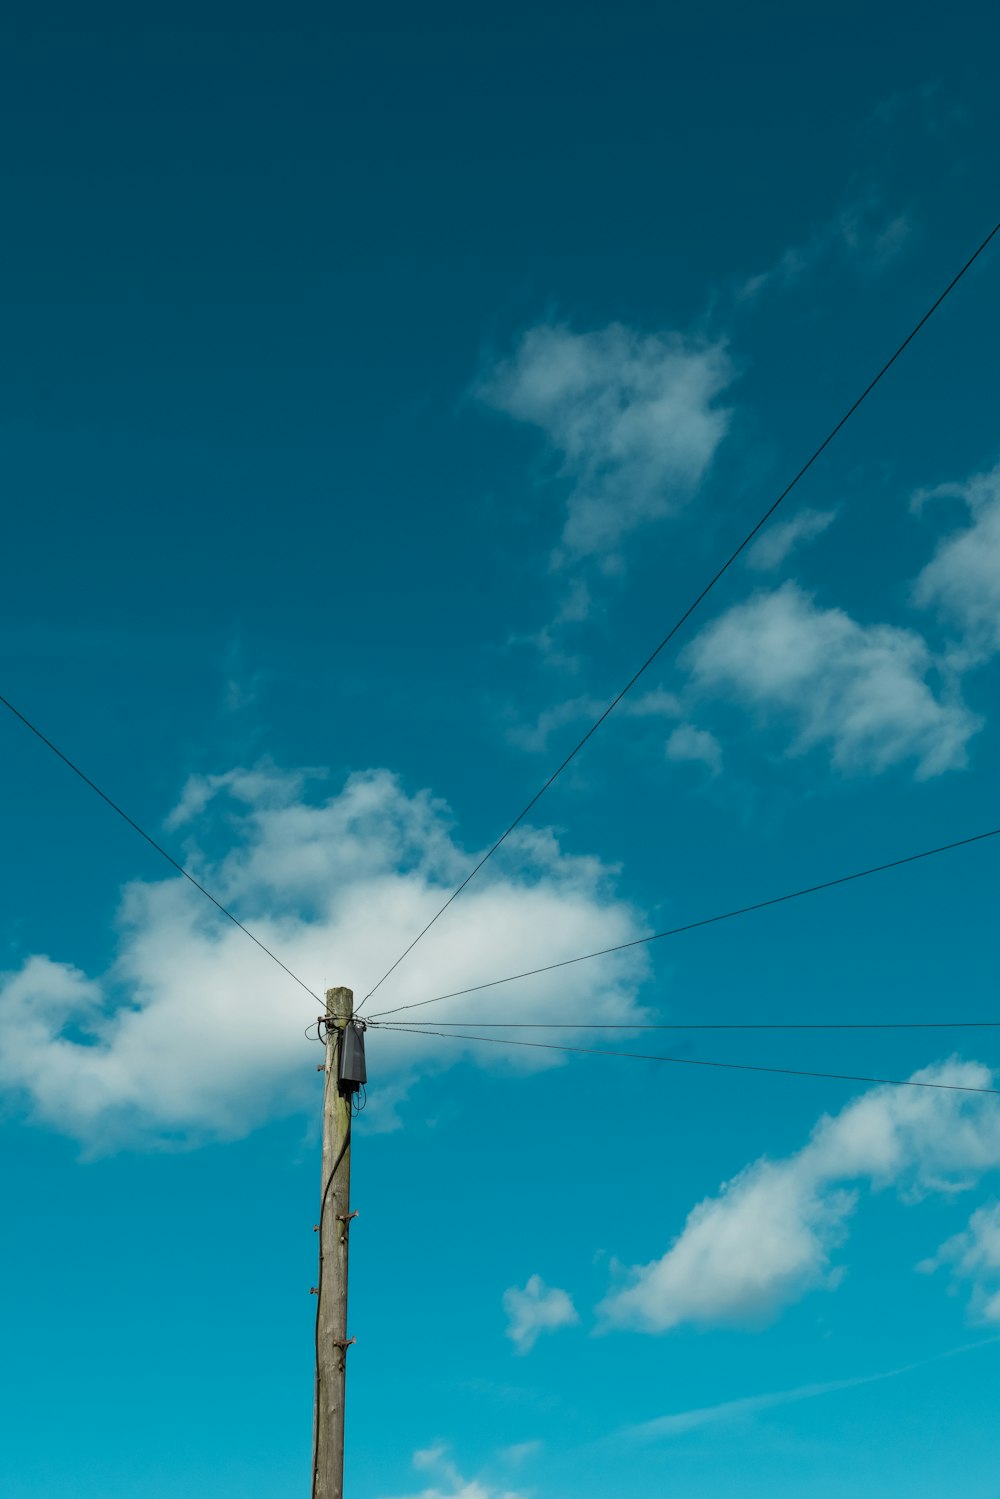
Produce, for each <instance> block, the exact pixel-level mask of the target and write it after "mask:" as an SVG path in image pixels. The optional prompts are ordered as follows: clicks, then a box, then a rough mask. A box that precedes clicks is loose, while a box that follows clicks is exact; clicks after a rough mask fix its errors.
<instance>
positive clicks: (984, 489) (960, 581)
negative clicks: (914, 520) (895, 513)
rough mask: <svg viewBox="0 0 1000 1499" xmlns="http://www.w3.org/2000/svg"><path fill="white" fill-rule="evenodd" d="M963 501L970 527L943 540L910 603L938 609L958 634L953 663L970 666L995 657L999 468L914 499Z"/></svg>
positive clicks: (999, 598) (999, 600)
mask: <svg viewBox="0 0 1000 1499" xmlns="http://www.w3.org/2000/svg"><path fill="white" fill-rule="evenodd" d="M945 495H947V496H952V497H956V498H959V499H962V500H964V501H965V503H966V504H967V505H968V507H969V513H970V515H971V518H972V524H971V525H969V526H966V527H964V528H963V529H962V530H960V531H957V532H954V533H953V534H952V535H950V536H947V537H946V538H945V539H944V540H943V541H942V542H941V544H940V546H939V547H938V549H937V552H936V554H935V556H934V557H933V558H932V559H931V561H930V562H929V563H928V564H927V566H926V567H925V568H924V570H923V572H922V573H921V574H920V576H919V577H918V578H917V580H916V583H915V584H914V588H913V597H914V601H915V602H916V603H917V604H919V605H921V606H922V607H925V608H926V607H929V606H932V605H933V606H935V607H937V608H939V609H941V610H942V611H943V612H944V613H945V615H947V616H948V618H949V619H951V620H952V621H953V622H954V623H955V624H956V625H957V626H958V627H959V629H960V630H961V632H962V636H963V641H962V647H961V650H960V652H959V659H958V660H957V663H956V664H958V665H960V666H969V665H973V664H975V663H977V662H979V661H982V660H985V659H986V658H987V657H989V656H992V655H994V654H995V653H996V652H997V651H1000V465H997V467H996V468H994V469H992V470H990V471H989V472H988V473H984V474H976V475H975V476H974V477H973V478H971V479H970V480H968V482H967V483H965V484H953V485H942V486H940V487H939V488H938V489H935V490H931V491H925V492H923V493H922V494H920V495H918V496H917V497H916V500H915V503H916V504H917V505H918V506H919V505H922V504H924V503H925V502H926V501H927V500H928V499H933V498H937V497H938V496H945Z"/></svg>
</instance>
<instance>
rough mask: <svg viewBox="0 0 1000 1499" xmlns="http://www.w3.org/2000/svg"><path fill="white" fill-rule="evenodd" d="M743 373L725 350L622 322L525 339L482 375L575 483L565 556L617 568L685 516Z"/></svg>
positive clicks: (499, 405) (499, 404) (486, 388)
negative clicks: (646, 535)
mask: <svg viewBox="0 0 1000 1499" xmlns="http://www.w3.org/2000/svg"><path fill="white" fill-rule="evenodd" d="M732 378H733V368H732V364H731V361H730V359H729V357H728V355H727V353H726V350H725V348H724V346H723V345H722V344H719V343H704V342H699V341H696V340H693V339H688V338H684V337H682V336H681V335H680V334H677V333H667V334H660V335H653V334H649V335H645V334H640V333H637V332H635V331H634V330H633V329H630V328H626V327H623V326H622V324H620V323H612V324H611V325H610V326H609V327H607V328H603V329H599V330H597V331H595V332H590V333H574V332H572V330H571V329H569V328H567V327H563V326H554V325H551V324H547V325H543V326H541V327H537V328H533V329H531V330H530V331H529V332H528V333H526V334H525V335H524V337H523V338H522V339H521V342H520V344H519V345H518V347H517V350H516V351H515V353H514V354H513V356H512V357H511V358H509V359H507V360H505V361H503V362H501V363H499V364H498V365H496V366H495V367H494V368H493V369H492V370H491V371H490V372H489V373H488V375H487V376H486V377H485V378H484V379H483V380H482V382H481V383H480V386H479V391H478V394H479V395H480V397H481V399H483V400H484V401H485V402H487V403H488V404H489V405H491V406H493V407H495V408H496V409H497V410H499V411H503V412H506V413H507V415H509V416H512V417H514V418H515V419H516V420H518V421H522V422H528V423H530V424H531V425H533V426H536V427H539V428H540V429H541V430H542V432H543V433H544V434H545V436H546V438H547V439H548V441H549V443H550V445H551V447H552V448H553V449H554V450H555V452H556V453H558V454H559V455H560V458H561V462H562V468H561V472H562V474H563V476H564V477H565V478H566V479H568V480H569V481H570V482H571V488H570V494H569V499H568V502H567V512H566V522H565V527H564V530H563V536H562V550H561V553H560V554H559V556H558V558H557V560H566V559H574V558H580V557H600V558H603V559H604V560H605V561H610V562H612V563H614V562H615V561H616V559H617V558H618V550H619V548H620V546H621V544H622V542H623V541H624V540H625V538H626V537H627V536H628V535H629V534H630V533H631V532H633V531H635V530H636V529H637V528H639V527H641V526H643V525H646V524H647V523H648V522H650V521H654V520H659V519H660V518H661V517H663V516H665V515H668V514H670V513H672V512H674V511H676V510H677V509H678V508H679V507H680V506H681V505H682V504H683V503H684V501H685V500H686V499H688V497H689V496H690V495H691V493H692V491H693V490H694V489H695V487H696V486H697V484H698V482H699V481H700V479H701V478H702V476H703V474H704V473H705V471H706V470H707V468H708V466H709V464H710V463H711V461H712V458H713V456H714V454H715V451H716V449H717V448H718V446H719V443H720V442H721V441H722V439H723V437H724V436H725V433H726V431H727V428H728V425H729V412H728V411H727V410H725V409H724V408H722V407H720V406H719V405H717V404H716V402H717V399H718V397H719V396H720V395H721V393H722V391H723V390H725V388H726V387H727V386H728V385H729V384H730V382H731V380H732Z"/></svg>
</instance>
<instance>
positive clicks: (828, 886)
mask: <svg viewBox="0 0 1000 1499" xmlns="http://www.w3.org/2000/svg"><path fill="white" fill-rule="evenodd" d="M998 835H1000V828H990V829H989V831H988V832H985V833H973V835H972V836H971V837H970V838H958V839H956V841H955V842H954V843H942V844H940V845H939V846H938V847H937V848H925V849H923V850H922V851H921V852H920V853H919V854H907V855H906V856H905V858H902V859H891V860H890V861H889V863H888V864H874V865H872V867H871V868H870V869H858V870H856V871H855V872H854V873H853V874H842V875H838V877H837V878H836V879H834V880H824V881H823V882H822V884H819V885H807V886H805V887H804V889H802V890H790V891H788V892H787V894H785V895H774V896H772V897H771V899H770V900H759V901H755V902H754V903H753V905H749V906H739V907H737V909H736V910H734V911H722V912H720V913H719V914H718V915H717V916H704V917H702V919H701V920H700V921H688V922H686V923H685V924H684V925H683V926H674V927H669V928H668V929H667V930H666V931H665V932H653V933H652V935H651V936H649V937H633V939H632V940H631V941H630V942H618V943H616V944H615V945H614V947H601V948H598V950H597V951H596V952H585V953H581V954H580V955H579V957H576V958H563V959H562V960H561V961H560V962H558V963H546V964H544V965H543V966H542V967H541V968H526V969H525V970H524V972H523V973H511V974H508V975H507V977H506V978H502V979H490V981H489V982H488V983H485V984H473V985H471V986H470V987H469V988H468V989H453V990H452V991H451V993H450V994H437V995H435V996H434V998H433V999H418V1000H414V1001H413V1002H412V1003H411V1004H408V1005H397V1006H396V1007H395V1009H392V1010H380V1011H379V1012H378V1014H377V1015H373V1016H372V1020H382V1019H384V1018H385V1017H386V1016H388V1015H399V1014H401V1013H402V1012H403V1011H404V1010H419V1009H420V1008H421V1007H422V1006H424V1005H436V1004H440V1002H441V1001H442V1000H445V999H459V998H460V997H461V996H462V995H463V994H478V993H479V992H480V990H482V989H495V988H497V987H498V985H500V984H513V983H515V982H516V981H517V980H518V979H527V978H535V977H536V976H537V975H538V974H540V973H552V972H554V971H555V969H557V968H569V967H571V966H572V965H573V964H574V963H587V962H589V961H590V959H591V958H605V957H608V956H609V954H611V953H616V952H625V951H627V949H628V948H630V947H643V946H645V945H646V944H647V943H649V942H660V941H662V940H663V938H664V937H678V936H680V935H681V933H683V932H694V931H697V929H698V928H699V927H703V926H714V925H715V923H716V922H719V921H731V920H732V918H733V917H734V916H746V915H748V914H749V913H750V912H751V911H763V910H766V909H767V907H768V906H780V905H783V904H784V903H785V901H789V900H798V899H799V898H800V896H803V895H815V894H817V893H818V892H819V891H820V890H832V889H833V888H834V886H836V885H849V884H850V883H851V882H852V881H853V880H863V879H867V877H868V876H869V875H871V874H884V873H885V872H886V870H889V869H899V868H900V867H901V866H902V865H904V864H915V863H917V862H918V860H920V859H931V858H933V857H934V856H935V854H946V853H950V852H951V851H952V850H953V849H956V848H966V847H967V846H968V845H969V844H970V843H981V842H982V841H983V840H984V839H985V838H996V837H997V836H998ZM472 1023H473V1024H476V1025H478V1023H479V1022H478V1021H473V1022H472Z"/></svg>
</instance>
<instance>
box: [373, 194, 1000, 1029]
mask: <svg viewBox="0 0 1000 1499" xmlns="http://www.w3.org/2000/svg"><path fill="white" fill-rule="evenodd" d="M998 232H1000V223H997V224H994V226H993V228H992V229H991V230H990V232H989V234H987V236H986V238H985V239H984V240H983V242H982V244H981V245H979V247H978V249H976V250H975V251H974V252H973V253H972V254H971V255H970V256H969V258H968V260H967V261H966V262H965V264H964V265H963V266H962V268H961V270H960V271H958V272H957V274H956V275H954V276H953V277H952V279H951V280H950V281H949V282H948V285H947V286H946V287H945V289H944V291H942V292H941V293H940V295H939V296H938V297H937V298H936V299H935V301H934V302H932V303H931V305H930V307H928V309H927V311H926V312H925V313H924V315H923V317H922V318H921V319H920V321H919V322H918V323H916V324H915V325H914V327H913V328H911V330H910V332H909V333H908V334H907V335H906V337H905V338H904V339H903V342H902V343H901V344H900V345H899V347H898V348H897V349H896V351H895V353H894V354H892V355H891V356H890V358H889V359H887V360H886V362H885V364H883V366H882V368H881V369H880V370H879V372H878V374H877V375H875V377H874V378H873V379H872V380H870V381H869V382H868V384H867V385H866V386H865V388H864V390H863V391H862V392H861V394H860V395H859V396H858V398H857V400H856V401H855V402H854V403H853V405H851V406H850V407H848V409H847V411H845V412H844V415H843V416H842V417H841V418H840V420H839V421H838V422H837V424H836V426H835V427H833V428H832V429H831V431H830V432H828V433H827V435H826V437H824V439H823V441H822V442H821V443H820V445H819V447H818V448H816V449H815V451H814V452H813V453H812V455H811V456H810V457H809V458H808V459H807V460H806V462H805V463H804V464H803V465H802V467H801V468H800V469H799V471H798V473H797V474H796V475H795V476H794V478H792V479H791V480H790V481H789V483H788V484H786V486H785V488H784V489H783V490H782V491H781V493H780V494H779V495H778V498H777V499H776V500H775V501H774V502H773V504H772V505H770V506H769V507H768V509H767V510H765V511H764V514H763V515H762V516H761V517H760V520H758V522H757V524H756V525H755V526H754V527H753V529H752V530H751V531H748V532H747V534H746V536H744V538H743V540H742V541H741V542H740V544H739V546H737V547H736V548H735V549H734V550H733V551H732V552H730V554H729V556H728V557H727V558H726V560H725V562H723V564H722V566H721V567H720V568H719V569H718V571H717V572H716V573H715V574H714V575H713V576H712V577H711V578H710V579H709V581H708V582H707V583H706V584H705V586H704V588H703V589H702V590H701V592H700V593H699V594H698V595H697V596H696V597H695V598H694V599H693V600H692V602H691V603H690V604H689V605H688V606H687V608H686V609H685V610H684V612H683V614H681V615H680V617H679V618H678V619H677V620H676V621H675V622H674V624H673V625H671V627H670V629H669V630H668V631H667V633H666V635H664V637H663V639H662V640H661V641H660V643H659V645H658V646H657V647H656V648H655V650H653V651H651V652H650V654H649V655H648V656H647V657H646V659H645V661H644V662H643V663H642V665H641V666H640V667H639V670H638V671H637V672H635V674H634V675H633V676H631V677H630V678H629V680H628V681H627V682H626V683H625V686H624V687H623V688H622V689H621V691H620V692H619V693H618V695H617V696H616V697H614V698H612V700H611V702H610V703H609V704H608V706H607V707H606V708H605V709H604V712H603V713H602V714H601V715H600V717H599V718H597V719H595V721H594V722H593V723H592V724H591V726H590V728H589V729H588V730H587V732H586V733H585V734H584V736H583V738H582V739H581V740H580V741H579V742H578V743H577V744H576V745H574V747H573V748H572V749H571V750H570V752H569V754H568V755H567V756H566V757H565V759H564V760H562V761H561V762H560V764H559V765H557V766H556V768H555V770H554V771H553V772H552V774H551V775H550V776H549V778H548V780H547V781H545V783H544V784H543V785H542V786H541V787H539V789H538V790H537V791H536V792H535V794H534V796H533V797H532V798H531V800H530V801H529V802H528V803H527V804H526V805H525V806H524V807H523V808H522V809H521V811H520V812H519V813H518V814H517V816H516V817H515V818H514V820H513V822H512V823H510V825H509V826H508V827H507V828H505V829H504V831H503V832H502V833H501V834H500V837H499V838H498V839H497V840H496V842H495V843H494V844H492V845H491V846H490V848H488V849H487V850H486V852H485V854H483V856H482V858H481V859H480V860H479V862H478V864H476V865H475V866H474V868H473V869H472V870H470V872H469V873H468V874H467V875H466V877H465V879H464V880H463V881H462V883H461V884H460V885H459V886H457V888H456V889H455V890H453V891H452V893H451V895H449V897H448V899H447V900H446V901H445V903H444V905H443V906H442V907H441V908H440V910H439V911H437V912H436V914H435V915H434V916H432V917H431V919H430V921H429V922H428V923H427V925H426V926H425V927H423V929H422V930H421V931H419V932H418V933H417V935H416V936H415V937H414V939H413V941H412V942H411V943H410V945H409V947H406V948H404V949H403V951H402V952H401V953H400V955H399V957H398V958H397V959H396V961H395V962H394V963H393V964H392V965H391V967H389V968H387V969H386V971H385V973H383V975H382V977H381V978H380V979H379V981H378V983H377V984H375V985H374V987H373V988H371V989H369V991H368V993H367V994H366V995H365V997H364V999H363V1000H362V1001H361V1005H364V1004H365V1003H366V1002H367V1000H369V999H370V998H371V996H372V995H373V994H374V993H375V991H376V989H379V988H381V986H382V985H383V984H384V983H385V981H386V979H387V978H388V977H389V975H390V974H391V973H394V972H395V970H396V969H397V968H398V967H399V965H400V963H402V961H403V959H404V958H406V957H408V956H409V954H410V953H411V952H412V951H413V949H414V948H415V947H416V945H417V943H418V942H419V941H420V940H421V938H422V937H424V936H426V935H427V933H428V932H429V931H430V929H431V927H432V926H433V925H434V923H435V922H436V921H437V920H438V919H439V917H441V916H443V915H444V913H445V911H447V909H448V907H449V906H450V905H451V903H452V901H453V900H456V899H457V897H458V896H459V895H461V893H462V891H463V890H464V889H465V887H466V885H468V884H469V883H470V882H471V881H472V880H474V879H475V877H476V875H477V874H478V873H479V871H480V870H481V869H482V867H483V865H484V864H485V863H486V862H487V861H488V860H489V859H491V858H492V857H493V855H494V854H495V853H496V851H497V849H498V848H499V847H500V846H501V844H502V843H504V842H505V841H506V839H507V838H509V837H510V835H511V833H513V831H514V829H515V828H516V827H518V825H519V824H520V823H521V822H523V821H524V819H525V817H527V815H528V813H529V812H530V811H531V809H532V807H534V805H535V803H536V802H538V801H539V800H540V799H541V798H542V797H543V796H544V795H545V793H546V791H548V789H549V787H550V786H551V785H552V783H553V781H555V780H556V779H557V778H558V777H559V776H560V775H561V774H562V772H563V771H564V770H565V769H566V767H567V765H569V763H570V762H571V761H572V760H573V759H575V758H576V756H577V755H578V754H579V753H580V751H581V750H582V749H583V747H584V745H585V744H586V743H587V741H588V740H589V739H590V738H591V736H592V735H593V734H596V732H597V730H598V729H599V728H600V727H601V724H602V723H603V722H604V720H605V719H606V718H607V717H608V716H609V714H611V713H613V712H614V710H615V709H616V708H617V706H618V704H619V703H620V702H621V700H622V698H623V697H624V696H625V695H626V693H628V692H630V691H631V689H632V688H633V687H634V686H635V684H636V682H638V680H639V678H640V677H641V676H642V675H643V673H644V672H645V671H647V670H648V669H649V667H650V666H652V664H653V662H654V661H655V660H656V658H657V656H659V654H660V652H661V651H662V650H663V649H664V647H665V646H667V645H669V643H670V641H671V640H673V638H674V636H675V635H676V634H677V632H678V630H680V629H681V627H682V626H683V625H684V624H685V623H686V622H687V620H688V619H690V617H691V615H692V614H693V613H694V612H695V610H696V609H697V608H698V606H699V605H700V604H701V603H702V601H703V600H704V599H705V598H706V597H707V596H708V594H709V593H711V591H712V589H713V588H714V587H715V585H716V584H717V583H718V582H719V580H720V579H721V578H722V577H723V576H724V575H725V574H726V573H727V572H728V571H729V569H730V568H731V567H732V565H733V563H734V562H735V561H736V559H737V558H738V557H739V556H740V554H741V553H742V552H743V551H745V550H746V548H747V547H748V546H749V545H750V543H751V541H753V539H754V537H755V536H756V535H757V532H758V531H760V530H761V528H762V527H763V526H765V525H766V524H767V522H768V521H769V520H770V518H771V516H772V515H773V514H774V512H775V511H776V510H777V509H778V506H779V505H781V504H782V502H783V501H784V500H785V499H787V497H788V496H789V495H790V494H791V492H792V490H793V489H794V488H795V486H796V485H797V484H798V482H799V480H800V479H802V478H803V477H804V475H805V474H807V473H808V472H809V470H810V469H811V468H812V466H813V464H814V463H815V462H816V460H817V458H819V456H820V454H821V453H823V452H824V451H825V449H826V448H828V447H829V445H830V443H831V442H832V441H833V439H834V438H835V437H836V436H837V434H838V432H839V431H840V430H841V428H842V427H844V426H846V424H847V422H849V421H850V419H851V417H852V416H853V415H854V413H855V412H856V411H857V409H858V407H859V406H860V405H861V404H862V402H863V401H865V400H866V399H867V398H868V396H870V395H871V393H872V391H873V390H874V389H875V387H876V385H878V383H879V381H880V380H881V379H882V378H883V377H884V376H885V375H887V374H888V372H889V370H890V369H891V368H892V366H893V365H894V364H895V363H896V360H897V359H898V358H899V356H900V355H901V354H902V353H903V351H904V349H906V348H907V347H908V345H909V344H910V343H912V341H913V339H915V338H916V336H917V334H918V333H919V332H920V330H921V328H923V326H924V324H925V323H926V322H928V321H929V319H930V318H931V317H932V316H933V315H934V313H935V312H936V311H937V309H938V308H939V307H940V306H941V303H942V302H943V301H944V300H945V298H946V297H947V296H948V295H949V294H950V293H951V292H952V291H953V290H954V289H955V287H956V286H957V285H958V283H959V282H960V281H961V279H962V277H963V276H964V275H965V274H966V272H967V271H968V270H969V269H970V268H971V266H973V265H974V264H975V262H976V261H977V260H978V259H979V257H980V255H981V254H982V253H983V251H984V250H985V249H986V247H987V245H988V244H989V243H990V241H991V240H992V239H993V238H994V236H995V235H996V234H997V233H998ZM361 1005H359V1006H358V1008H359V1009H360V1008H361Z"/></svg>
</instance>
